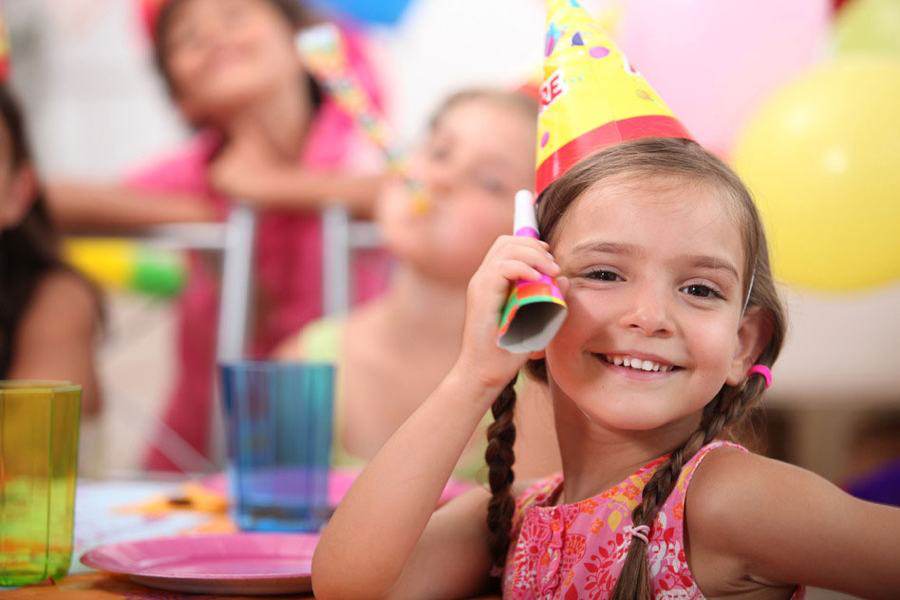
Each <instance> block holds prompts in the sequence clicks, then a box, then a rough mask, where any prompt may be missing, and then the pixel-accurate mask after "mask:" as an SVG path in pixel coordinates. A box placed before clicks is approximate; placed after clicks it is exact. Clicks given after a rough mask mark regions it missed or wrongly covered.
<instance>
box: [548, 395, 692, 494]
mask: <svg viewBox="0 0 900 600" xmlns="http://www.w3.org/2000/svg"><path fill="white" fill-rule="evenodd" d="M551 389H552V393H553V397H554V402H553V407H554V414H555V420H556V431H557V436H558V439H559V451H560V457H561V459H562V467H563V475H564V478H565V485H564V487H563V493H562V497H561V498H560V499H559V502H561V503H567V504H568V503H572V502H578V501H580V500H584V499H586V498H590V497H592V496H596V495H597V494H599V493H601V492H603V491H605V490H607V489H609V488H610V487H612V486H614V485H616V484H617V483H619V482H621V481H622V480H624V479H625V478H626V477H628V476H629V475H631V474H633V473H634V472H636V471H637V470H638V469H640V468H641V467H642V466H644V465H645V464H647V463H649V462H650V461H652V460H654V459H656V458H659V457H660V456H663V455H664V454H666V453H668V452H670V451H671V450H673V449H674V448H676V447H678V446H679V445H680V444H682V443H683V442H684V441H685V440H686V439H687V438H688V436H690V435H691V433H692V432H694V431H695V430H696V429H697V427H698V425H699V422H700V415H699V414H694V415H688V416H687V417H685V418H683V419H681V420H679V421H677V422H674V423H668V424H666V425H664V426H663V427H660V428H657V429H653V430H648V431H633V430H615V429H611V428H608V427H606V426H604V425H602V424H598V423H595V422H592V421H591V420H589V419H588V417H587V416H586V415H585V414H584V413H582V412H581V411H580V410H579V409H578V408H577V407H576V406H575V404H574V403H573V402H572V401H571V400H570V399H568V398H566V397H564V395H563V394H562V392H560V391H559V389H558V388H556V387H555V386H554V385H553V384H551Z"/></svg>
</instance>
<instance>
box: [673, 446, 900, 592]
mask: <svg viewBox="0 0 900 600" xmlns="http://www.w3.org/2000/svg"><path fill="white" fill-rule="evenodd" d="M685 519H686V523H685V527H686V531H687V535H686V538H687V545H688V552H689V556H690V562H691V567H692V569H694V568H695V567H696V569H695V576H696V577H697V580H698V582H699V583H701V584H702V582H703V579H704V577H703V570H704V567H703V565H704V564H712V563H713V562H716V563H718V565H720V566H721V567H722V568H721V571H722V572H730V573H731V575H732V577H731V578H730V580H723V579H721V577H720V578H719V579H718V582H719V583H723V582H724V583H725V584H728V585H732V586H738V585H750V586H755V587H756V588H765V589H768V590H773V589H775V590H779V591H784V590H785V589H787V590H790V589H791V586H792V585H793V584H806V585H815V586H818V587H823V588H827V589H838V590H842V591H846V592H848V593H851V594H856V595H861V596H864V597H881V596H880V592H879V590H882V591H883V589H884V588H883V587H880V586H883V582H886V581H888V580H892V582H891V585H892V586H898V587H900V572H897V571H896V569H895V566H896V563H895V561H896V557H897V556H898V551H900V548H898V546H897V544H896V542H895V541H894V540H897V539H900V510H898V509H896V508H892V507H887V506H881V505H877V504H872V503H869V502H863V501H861V500H859V499H857V498H854V497H852V496H850V495H849V494H847V493H846V492H844V491H843V490H841V489H840V488H838V487H837V486H836V485H834V484H833V483H831V482H829V481H828V480H826V479H825V478H823V477H821V476H819V475H817V474H815V473H813V472H812V471H808V470H806V469H801V468H800V467H797V466H794V465H790V464H788V463H784V462H781V461H778V460H773V459H770V458H766V457H764V456H760V455H757V454H752V453H746V452H741V451H740V450H736V449H731V448H723V449H719V450H716V451H714V452H711V453H710V454H709V456H707V457H706V458H705V459H704V460H703V462H702V463H701V464H700V466H699V467H698V468H697V471H696V473H695V475H694V478H693V480H692V482H691V485H690V488H689V489H688V493H687V501H686V507H685ZM867 571H868V572H869V573H873V574H874V573H878V575H879V577H881V578H882V582H881V583H874V582H873V580H872V579H871V578H867V577H865V576H864V573H866V572H867ZM709 580H710V581H716V578H715V577H713V578H712V579H709ZM898 587H894V588H893V589H898ZM702 588H703V586H702V585H701V589H702ZM726 591H728V590H704V593H705V594H706V595H710V593H713V592H722V593H724V592H726ZM730 591H731V592H735V591H736V590H735V588H734V587H732V588H731V590H730ZM708 592H709V593H708Z"/></svg>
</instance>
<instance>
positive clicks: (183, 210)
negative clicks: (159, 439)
mask: <svg viewBox="0 0 900 600" xmlns="http://www.w3.org/2000/svg"><path fill="white" fill-rule="evenodd" d="M157 4H160V3H157ZM152 17H153V18H152V20H151V22H150V26H151V29H152V34H153V39H154V42H155V46H154V48H155V59H156V63H157V66H158V67H159V70H160V72H161V73H162V75H163V76H164V78H165V81H166V84H167V86H168V88H169V91H170V93H171V95H172V98H173V100H174V101H175V103H176V104H177V105H178V107H179V109H180V111H181V113H182V115H183V116H184V117H185V118H186V119H187V120H188V121H189V122H190V124H191V125H193V126H194V127H195V128H196V129H197V131H198V133H197V135H196V136H195V138H194V139H193V140H191V141H190V143H188V144H187V145H186V146H185V147H184V148H182V149H181V150H179V151H177V152H175V153H173V154H171V155H170V156H167V157H164V158H162V159H160V160H158V161H156V162H155V163H154V164H151V165H148V166H146V167H145V168H143V169H140V170H138V171H136V172H135V173H133V174H132V175H131V176H129V177H128V178H127V179H126V181H125V186H124V187H123V186H117V187H116V188H115V189H102V188H101V189H98V188H97V186H77V185H72V184H68V185H66V184H63V185H58V186H55V187H52V188H51V190H50V196H51V201H53V205H54V209H55V211H54V212H55V213H56V217H57V218H58V219H59V220H60V221H61V222H62V223H63V224H65V225H68V226H69V227H70V228H72V227H78V226H81V225H94V226H97V225H101V226H105V227H109V226H124V227H132V226H146V225H152V224H156V223H164V222H173V221H175V222H185V221H209V220H218V219H222V218H223V217H224V216H225V215H226V213H227V209H228V207H229V203H230V201H231V200H232V199H239V200H241V201H245V202H248V203H250V204H251V205H252V206H254V207H255V208H257V209H259V210H260V216H259V220H258V224H257V242H256V244H257V245H256V248H255V271H254V274H255V280H256V289H255V290H254V299H255V314H254V316H253V318H252V319H251V325H250V331H251V332H252V335H253V337H252V340H251V347H250V348H249V354H250V356H252V357H256V358H260V357H265V356H267V355H268V354H269V353H270V352H271V351H272V350H273V349H274V348H275V347H276V346H277V345H278V344H279V343H280V342H281V341H282V340H283V339H284V338H285V337H286V336H287V335H288V334H289V333H291V332H293V331H296V330H297V329H298V328H300V327H301V326H302V325H303V324H304V323H306V322H308V321H309V320H311V319H313V318H315V317H318V316H320V315H321V312H322V304H321V298H322V285H321V281H322V277H321V262H322V254H321V252H322V250H321V245H322V238H321V228H320V217H319V214H318V211H319V210H320V209H322V208H324V207H326V206H327V205H328V204H329V203H330V202H334V201H341V202H342V203H343V205H344V206H347V207H349V208H350V209H351V210H352V211H354V212H355V213H357V214H362V215H365V214H368V213H369V207H370V203H371V201H373V200H374V196H375V192H376V191H377V188H378V184H379V183H380V177H375V176H353V175H346V174H342V173H341V172H340V170H341V169H343V168H346V167H348V166H350V165H349V160H348V159H349V157H350V156H351V155H352V154H354V149H359V148H360V147H362V144H363V142H362V137H361V134H360V133H359V132H358V131H357V130H356V128H355V127H354V125H353V122H352V119H351V118H350V117H349V116H347V115H346V114H345V113H344V112H342V111H341V110H340V109H339V108H338V107H337V106H336V105H335V104H334V103H332V102H331V101H329V100H328V99H327V98H326V97H325V96H324V95H323V93H322V90H321V88H320V87H319V85H318V84H317V83H316V81H315V80H314V79H313V78H312V77H311V76H309V75H308V74H307V73H306V72H305V70H304V69H303V67H302V64H301V61H300V58H299V56H298V55H297V50H296V45H295V34H296V31H297V30H298V29H299V28H302V27H305V26H308V25H310V24H312V23H313V21H314V17H313V15H312V14H311V13H310V12H309V11H307V10H306V9H304V8H303V7H302V4H301V3H299V2H297V1H296V0H167V1H165V2H162V3H161V4H160V7H159V10H158V12H155V13H153V14H152ZM342 34H343V36H344V43H345V46H346V48H347V51H348V62H349V63H350V65H351V68H352V69H353V70H354V72H355V74H356V75H357V77H358V79H359V80H360V81H361V82H363V84H364V86H365V87H366V89H367V91H368V92H369V93H370V94H372V95H375V82H374V77H373V75H372V73H371V71H370V70H369V68H368V66H367V64H366V62H365V59H364V56H363V48H362V44H361V43H360V40H359V39H358V36H357V35H356V34H354V33H353V32H351V31H350V30H348V29H346V28H344V29H342ZM375 100H376V101H377V98H375ZM190 267H191V271H190V278H189V283H188V286H187V289H186V290H185V291H184V293H183V295H182V296H181V297H180V298H179V300H178V303H179V316H178V319H179V330H178V371H177V375H176V377H177V380H176V381H175V385H174V391H173V392H172V395H171V398H170V400H169V402H168V407H167V409H166V411H165V414H164V416H163V420H164V421H165V424H166V426H167V427H168V428H170V429H172V430H174V431H175V432H176V433H177V434H178V435H179V436H180V437H182V438H183V439H184V440H185V441H186V442H188V443H189V444H190V445H191V446H192V447H194V448H195V449H196V450H197V451H198V452H200V453H201V454H206V453H207V449H208V447H209V442H210V440H209V422H210V418H209V417H210V411H211V410H212V407H213V373H214V365H215V338H216V322H217V321H216V315H217V310H218V295H219V291H218V289H219V282H218V278H219V267H218V265H217V264H216V263H214V262H211V261H208V260H207V259H206V257H203V256H201V255H199V254H197V255H194V256H192V257H191V261H190ZM356 268H357V273H358V274H359V276H358V277H357V278H356V281H355V288H356V292H357V296H358V297H361V298H365V297H367V296H371V295H372V294H374V293H375V292H377V291H379V290H380V288H381V283H382V281H383V280H384V271H385V270H386V265H385V263H384V261H383V259H381V258H379V257H377V256H373V255H364V256H362V257H361V259H360V260H357V263H356ZM160 445H161V444H158V443H157V444H155V446H160ZM146 466H147V467H148V468H151V469H156V470H159V469H177V468H178V467H179V465H175V464H173V463H172V461H170V460H169V458H168V457H167V456H166V455H165V453H164V452H160V449H159V448H158V447H154V448H152V449H151V452H150V455H149V457H148V459H147V462H146Z"/></svg>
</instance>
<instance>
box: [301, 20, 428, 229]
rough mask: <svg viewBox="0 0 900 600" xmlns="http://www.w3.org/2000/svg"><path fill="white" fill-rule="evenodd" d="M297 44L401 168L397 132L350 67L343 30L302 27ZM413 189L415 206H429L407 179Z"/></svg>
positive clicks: (312, 68)
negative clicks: (390, 125) (396, 138)
mask: <svg viewBox="0 0 900 600" xmlns="http://www.w3.org/2000/svg"><path fill="white" fill-rule="evenodd" d="M297 48H298V50H299V51H300V55H301V56H302V58H303V62H304V64H305V65H306V68H307V69H309V71H310V73H312V74H313V75H314V76H315V77H316V79H317V80H318V81H320V82H321V83H322V84H323V85H324V86H325V89H326V90H328V93H329V94H330V95H331V97H332V98H333V99H334V101H335V103H336V104H337V105H338V106H339V107H340V108H341V109H342V110H344V112H346V113H347V114H348V115H349V116H350V117H351V118H352V119H353V120H354V121H355V122H356V124H357V125H358V126H359V127H360V129H361V130H362V131H363V132H364V133H365V134H366V136H367V137H368V138H369V139H370V140H371V141H372V142H374V143H375V145H376V146H377V147H378V148H380V149H381V151H382V152H383V153H384V155H385V158H386V160H387V163H388V168H390V169H391V170H393V171H397V172H402V171H403V170H404V169H403V153H402V152H401V150H400V148H399V146H398V145H397V144H396V143H395V141H394V140H395V136H394V134H393V132H392V131H391V128H390V127H389V126H388V123H387V121H386V120H385V118H384V116H383V115H382V114H381V113H380V112H379V111H378V110H377V109H376V107H375V105H374V103H373V102H372V99H371V98H370V97H369V94H367V93H366V91H365V88H364V87H363V85H362V83H361V82H360V81H359V79H358V78H357V77H356V76H355V75H354V74H353V71H352V70H351V69H350V64H349V61H348V59H347V50H346V48H345V46H344V42H343V38H342V37H341V32H340V30H339V29H338V28H337V27H336V26H335V25H334V24H332V23H323V24H321V25H316V26H314V27H310V28H308V29H305V30H304V31H301V32H300V33H299V34H298V35H297ZM405 181H406V185H407V187H408V188H409V190H410V192H411V197H412V200H413V210H414V211H415V212H417V213H422V212H425V211H427V210H428V200H427V198H426V197H425V195H424V192H423V190H422V186H421V185H420V184H419V183H418V182H416V181H413V180H411V179H408V178H407V179H405Z"/></svg>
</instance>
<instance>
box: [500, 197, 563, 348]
mask: <svg viewBox="0 0 900 600" xmlns="http://www.w3.org/2000/svg"><path fill="white" fill-rule="evenodd" d="M513 233H514V234H515V235H517V236H522V237H531V238H535V239H540V233H539V232H538V228H537V218H536V217H535V212H534V195H533V194H532V193H531V192H530V191H528V190H521V191H519V192H517V193H516V213H515V224H514V226H513ZM567 310H568V308H567V307H566V301H565V300H564V299H563V295H562V292H560V290H559V286H558V285H557V284H556V279H554V278H552V277H550V276H548V275H542V276H541V278H540V279H539V280H537V281H527V280H524V279H520V280H519V281H517V282H516V283H515V284H514V285H513V287H512V291H511V292H510V294H509V297H508V298H507V300H506V305H505V306H504V308H503V312H502V313H501V315H500V331H499V334H498V339H497V344H498V345H499V346H500V347H501V348H504V349H506V350H509V351H510V352H515V353H523V352H536V351H538V350H543V349H544V348H546V347H547V344H549V343H550V340H552V339H553V336H555V335H556V332H557V331H559V328H560V327H561V326H562V324H563V321H565V320H566V312H567Z"/></svg>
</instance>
